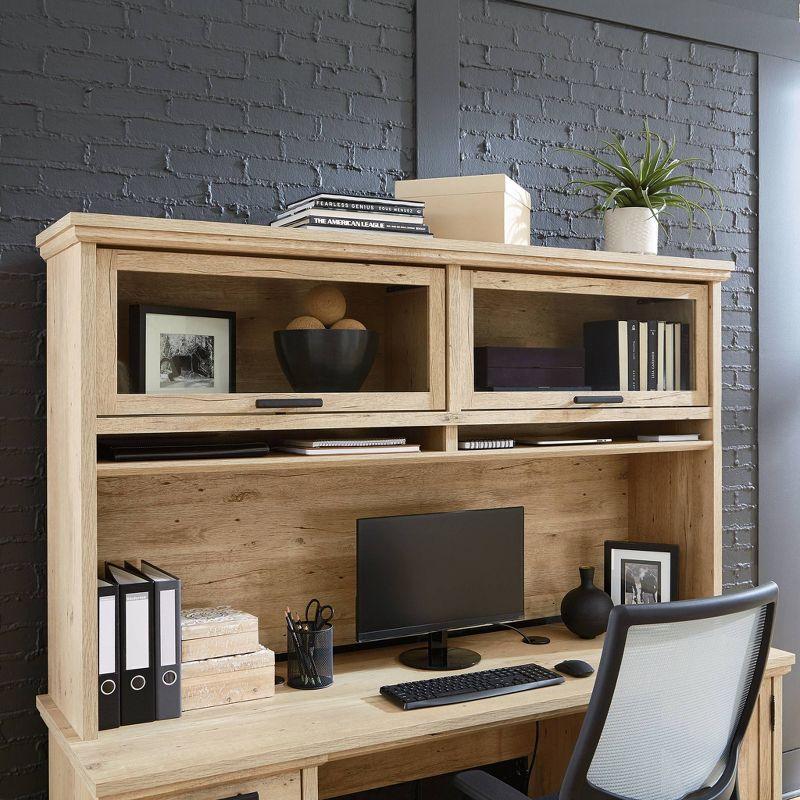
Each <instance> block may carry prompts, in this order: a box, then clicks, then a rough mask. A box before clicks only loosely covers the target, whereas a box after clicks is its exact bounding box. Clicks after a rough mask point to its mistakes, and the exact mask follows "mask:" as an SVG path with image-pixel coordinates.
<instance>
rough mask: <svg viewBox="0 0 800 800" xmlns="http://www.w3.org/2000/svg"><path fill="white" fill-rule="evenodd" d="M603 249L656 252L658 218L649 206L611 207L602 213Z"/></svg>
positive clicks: (625, 251) (624, 251)
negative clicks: (603, 227) (603, 228)
mask: <svg viewBox="0 0 800 800" xmlns="http://www.w3.org/2000/svg"><path fill="white" fill-rule="evenodd" d="M603 224H604V226H605V242H604V244H603V249H604V250H612V251H614V252H616V253H649V254H655V253H657V252H658V219H657V217H656V216H653V212H652V211H650V209H649V208H611V209H609V210H608V211H606V212H605V214H604V215H603Z"/></svg>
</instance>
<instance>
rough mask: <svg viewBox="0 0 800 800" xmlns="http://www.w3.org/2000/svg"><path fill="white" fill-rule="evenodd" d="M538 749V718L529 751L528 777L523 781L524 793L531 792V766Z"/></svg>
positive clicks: (533, 763) (534, 761) (534, 762)
mask: <svg viewBox="0 0 800 800" xmlns="http://www.w3.org/2000/svg"><path fill="white" fill-rule="evenodd" d="M538 750H539V720H536V733H535V735H534V739H533V752H532V753H531V763H530V766H529V767H528V779H527V781H526V782H525V792H526V794H528V795H529V794H530V793H531V778H532V777H533V767H534V765H535V764H536V753H537V751H538Z"/></svg>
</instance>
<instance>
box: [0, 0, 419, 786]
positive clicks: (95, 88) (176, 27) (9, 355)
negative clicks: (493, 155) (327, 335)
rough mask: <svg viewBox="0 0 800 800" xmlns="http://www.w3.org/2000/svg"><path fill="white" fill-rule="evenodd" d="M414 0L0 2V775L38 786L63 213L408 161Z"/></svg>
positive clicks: (259, 187)
mask: <svg viewBox="0 0 800 800" xmlns="http://www.w3.org/2000/svg"><path fill="white" fill-rule="evenodd" d="M413 1H414V0H130V2H128V1H127V0H3V2H2V3H0V15H1V16H0V775H2V780H3V784H2V789H0V796H1V797H3V798H33V797H37V798H38V797H44V796H45V788H46V785H47V773H46V739H45V737H44V727H43V725H42V724H41V723H40V722H39V720H38V718H37V716H38V715H37V714H36V712H35V710H34V707H33V698H34V695H35V694H36V693H37V692H41V691H43V690H44V688H45V674H46V651H45V630H44V618H45V541H44V501H45V491H44V380H45V376H44V345H45V343H44V327H45V288H44V265H43V263H42V262H41V261H40V260H39V258H38V257H37V255H36V253H35V251H34V249H33V247H32V243H33V240H34V237H35V235H36V234H37V233H38V231H40V230H41V229H42V228H44V227H45V226H46V225H47V224H48V223H49V222H51V221H53V220H55V219H57V218H58V217H60V216H61V215H62V214H64V213H66V212H67V211H95V212H112V213H117V214H140V215H154V216H171V217H181V218H193V219H207V220H223V221H234V222H248V221H252V222H256V223H263V222H266V221H268V220H269V219H270V217H271V215H272V212H273V211H274V210H275V209H277V208H279V206H280V204H282V203H283V202H284V201H289V200H293V199H295V198H297V197H298V196H300V195H302V194H304V193H306V192H308V190H309V189H310V188H316V187H321V186H324V187H325V188H326V189H330V190H343V191H347V190H359V191H374V192H381V191H386V190H387V189H388V188H390V187H391V184H392V183H393V182H394V180H395V178H397V177H402V176H405V175H407V174H408V173H409V172H410V171H411V170H412V169H413V161H414V126H413V122H414V58H413V53H414V48H413Z"/></svg>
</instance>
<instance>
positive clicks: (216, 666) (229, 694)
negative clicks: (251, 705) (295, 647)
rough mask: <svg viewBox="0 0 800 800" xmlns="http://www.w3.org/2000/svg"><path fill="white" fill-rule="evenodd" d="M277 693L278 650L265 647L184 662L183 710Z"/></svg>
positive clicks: (242, 700)
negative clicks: (276, 665)
mask: <svg viewBox="0 0 800 800" xmlns="http://www.w3.org/2000/svg"><path fill="white" fill-rule="evenodd" d="M274 694H275V653H273V652H272V650H269V649H267V648H266V647H263V646H260V647H259V649H258V650H256V652H255V653H247V654H245V655H241V656H227V657H225V658H209V659H207V660H205V661H187V662H186V663H185V664H183V665H181V709H182V710H183V711H191V710H192V709H195V708H210V707H211V706H224V705H228V704H229V703H241V702H244V701H245V700H261V699H263V698H264V697H272V695H274Z"/></svg>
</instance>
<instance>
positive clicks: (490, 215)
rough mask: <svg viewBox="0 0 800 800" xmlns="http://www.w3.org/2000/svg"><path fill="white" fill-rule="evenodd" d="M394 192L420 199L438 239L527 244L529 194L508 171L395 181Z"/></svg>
mask: <svg viewBox="0 0 800 800" xmlns="http://www.w3.org/2000/svg"><path fill="white" fill-rule="evenodd" d="M394 195H395V197H396V198H398V199H399V200H422V201H424V202H425V222H426V223H427V224H428V227H429V228H430V229H431V233H433V235H434V236H439V237H441V238H442V239H468V240H470V241H475V242H497V243H499V244H527V245H529V244H530V243H531V196H530V194H529V193H528V192H526V191H525V189H523V188H522V187H521V186H520V185H519V184H518V183H515V182H514V181H512V180H511V178H509V177H508V176H507V175H468V176H464V177H462V178H423V179H421V180H413V181H397V183H395V185H394Z"/></svg>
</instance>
